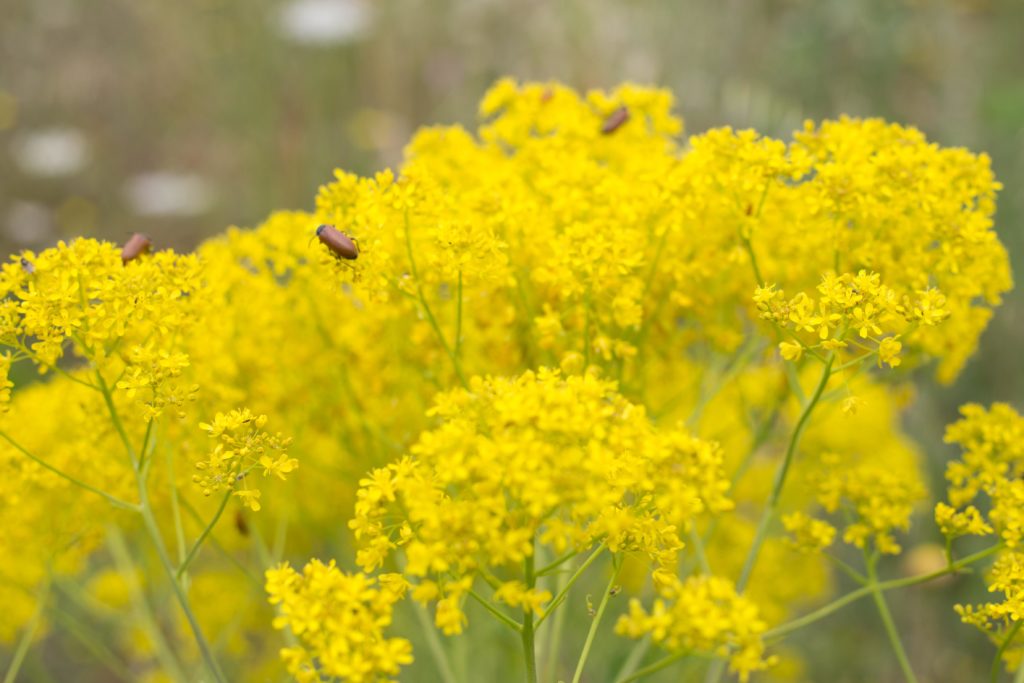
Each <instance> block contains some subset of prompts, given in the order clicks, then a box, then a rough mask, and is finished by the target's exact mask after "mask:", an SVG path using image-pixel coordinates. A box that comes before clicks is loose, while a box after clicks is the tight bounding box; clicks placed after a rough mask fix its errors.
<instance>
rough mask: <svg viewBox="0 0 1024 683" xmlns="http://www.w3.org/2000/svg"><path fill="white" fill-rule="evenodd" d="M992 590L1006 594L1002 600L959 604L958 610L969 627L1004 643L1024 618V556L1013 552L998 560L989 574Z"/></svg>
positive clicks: (1002, 555)
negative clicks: (976, 603) (975, 627)
mask: <svg viewBox="0 0 1024 683" xmlns="http://www.w3.org/2000/svg"><path fill="white" fill-rule="evenodd" d="M988 590H989V592H990V593H1002V594H1003V598H1002V600H1000V601H998V602H988V603H984V604H982V605H957V606H956V611H957V614H959V615H960V618H961V619H962V620H963V622H964V623H965V624H972V625H974V626H977V627H978V628H979V629H981V630H982V631H984V632H986V633H987V634H989V635H990V636H991V637H992V638H993V639H994V640H996V641H997V642H1000V641H1003V640H1005V639H1006V636H1007V634H1008V632H1009V631H1010V629H1011V628H1012V627H1013V625H1014V624H1017V623H1019V622H1020V621H1021V619H1024V554H1021V553H1019V552H1015V551H1009V552H1005V553H1002V554H1001V555H1000V556H999V557H998V558H996V561H995V562H994V563H993V565H992V569H991V570H990V572H989V580H988Z"/></svg>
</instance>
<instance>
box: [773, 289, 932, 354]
mask: <svg viewBox="0 0 1024 683" xmlns="http://www.w3.org/2000/svg"><path fill="white" fill-rule="evenodd" d="M818 293H819V296H818V298H817V299H814V298H812V297H810V296H808V295H807V294H806V293H804V292H800V293H799V294H797V295H796V296H795V297H793V298H792V299H789V300H787V299H786V297H785V293H784V292H783V291H781V290H777V289H775V286H774V285H770V286H767V287H759V288H758V289H757V290H756V291H755V292H754V302H755V304H757V309H758V311H759V312H760V315H761V318H763V319H765V320H770V321H772V322H773V323H775V324H776V325H777V326H778V327H779V328H780V329H782V330H783V331H784V332H785V333H787V334H789V335H791V336H792V338H793V341H783V342H780V343H779V350H780V352H781V354H782V357H783V358H785V359H786V360H791V361H797V360H800V358H801V356H803V354H804V352H805V351H808V352H811V353H815V352H820V351H825V352H835V351H840V350H846V351H847V353H849V354H850V355H851V356H858V355H859V356H864V355H876V354H877V356H878V365H879V366H881V365H882V363H885V364H887V365H889V367H896V366H898V365H899V364H900V362H901V359H900V357H899V354H900V351H901V350H902V348H903V343H902V342H901V341H899V340H900V339H905V338H906V337H907V335H908V334H909V333H910V332H912V330H913V329H915V328H916V327H917V326H919V325H926V326H932V325H936V324H938V323H939V322H941V321H942V320H944V319H945V318H946V317H947V316H948V315H949V311H948V310H947V309H946V307H945V306H946V299H945V297H944V296H942V295H941V294H940V293H939V292H938V291H936V290H934V289H927V290H923V291H920V292H917V293H916V296H915V297H914V298H911V297H909V296H908V295H903V298H902V300H901V299H900V298H898V297H897V295H896V293H895V292H894V291H893V290H892V289H890V288H889V287H886V286H885V285H883V284H881V282H880V277H879V275H878V273H869V272H867V271H864V270H861V271H860V272H859V273H857V274H856V275H854V274H852V273H844V274H843V275H841V276H838V277H837V276H835V275H833V274H832V273H827V274H825V275H824V277H823V278H822V282H821V284H819V285H818ZM869 345H870V346H869ZM865 352H866V354H865Z"/></svg>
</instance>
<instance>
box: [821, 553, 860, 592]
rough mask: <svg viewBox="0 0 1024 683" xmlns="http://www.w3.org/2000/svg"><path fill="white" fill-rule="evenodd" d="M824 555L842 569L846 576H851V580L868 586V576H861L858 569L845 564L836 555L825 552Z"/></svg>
mask: <svg viewBox="0 0 1024 683" xmlns="http://www.w3.org/2000/svg"><path fill="white" fill-rule="evenodd" d="M822 555H824V556H825V557H826V558H827V559H828V560H830V561H831V562H832V563H833V564H835V565H836V566H837V567H839V568H840V569H842V570H843V573H844V574H846V575H847V576H849V577H850V578H851V579H853V580H854V581H855V582H856V583H859V584H860V585H862V586H864V585H866V584H867V583H868V579H867V577H866V576H864V575H863V574H861V573H860V572H859V571H857V570H856V569H854V568H853V567H851V566H850V565H849V564H847V563H846V562H843V561H842V560H840V559H839V558H838V557H836V556H835V555H832V554H831V553H826V552H823V553H822Z"/></svg>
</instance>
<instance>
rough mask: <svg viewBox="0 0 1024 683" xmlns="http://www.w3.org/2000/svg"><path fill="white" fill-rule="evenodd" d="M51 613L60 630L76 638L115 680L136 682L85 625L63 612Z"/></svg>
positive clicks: (55, 610) (125, 667)
mask: <svg viewBox="0 0 1024 683" xmlns="http://www.w3.org/2000/svg"><path fill="white" fill-rule="evenodd" d="M52 613H53V618H54V620H55V621H56V622H57V623H58V624H60V626H61V628H62V629H63V630H64V631H65V632H67V633H70V634H71V635H72V636H73V637H74V638H76V639H77V640H78V642H79V643H81V644H82V647H84V648H85V649H86V650H88V651H89V653H90V654H92V656H93V657H95V658H96V660H97V661H98V662H99V663H100V664H103V665H104V666H105V667H106V668H107V670H108V671H109V672H110V673H111V674H112V675H113V676H114V677H115V678H116V679H117V680H119V681H124V682H125V683H131V682H132V681H134V680H136V678H137V677H136V676H135V675H134V674H132V672H131V671H130V670H129V669H128V667H127V666H126V665H125V664H124V662H122V661H121V660H120V659H119V658H118V656H117V655H116V654H114V652H113V651H112V650H111V649H110V648H109V647H107V646H106V644H104V643H103V641H102V640H100V639H99V638H97V637H96V636H94V635H93V634H92V632H91V629H90V627H89V626H88V625H87V624H83V623H81V622H79V621H78V619H76V618H74V617H72V616H71V615H70V614H69V613H67V612H64V611H63V610H59V609H54V610H52Z"/></svg>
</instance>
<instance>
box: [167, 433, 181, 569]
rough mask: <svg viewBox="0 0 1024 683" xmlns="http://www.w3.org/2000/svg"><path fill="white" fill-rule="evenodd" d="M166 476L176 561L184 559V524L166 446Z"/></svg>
mask: <svg viewBox="0 0 1024 683" xmlns="http://www.w3.org/2000/svg"><path fill="white" fill-rule="evenodd" d="M166 450H167V478H168V480H169V483H170V485H171V514H172V515H173V516H174V540H175V542H176V544H177V547H178V562H184V561H185V525H184V524H183V523H182V520H181V504H180V503H179V502H178V483H177V477H176V476H175V474H174V454H173V453H171V449H170V448H167V449H166Z"/></svg>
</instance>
